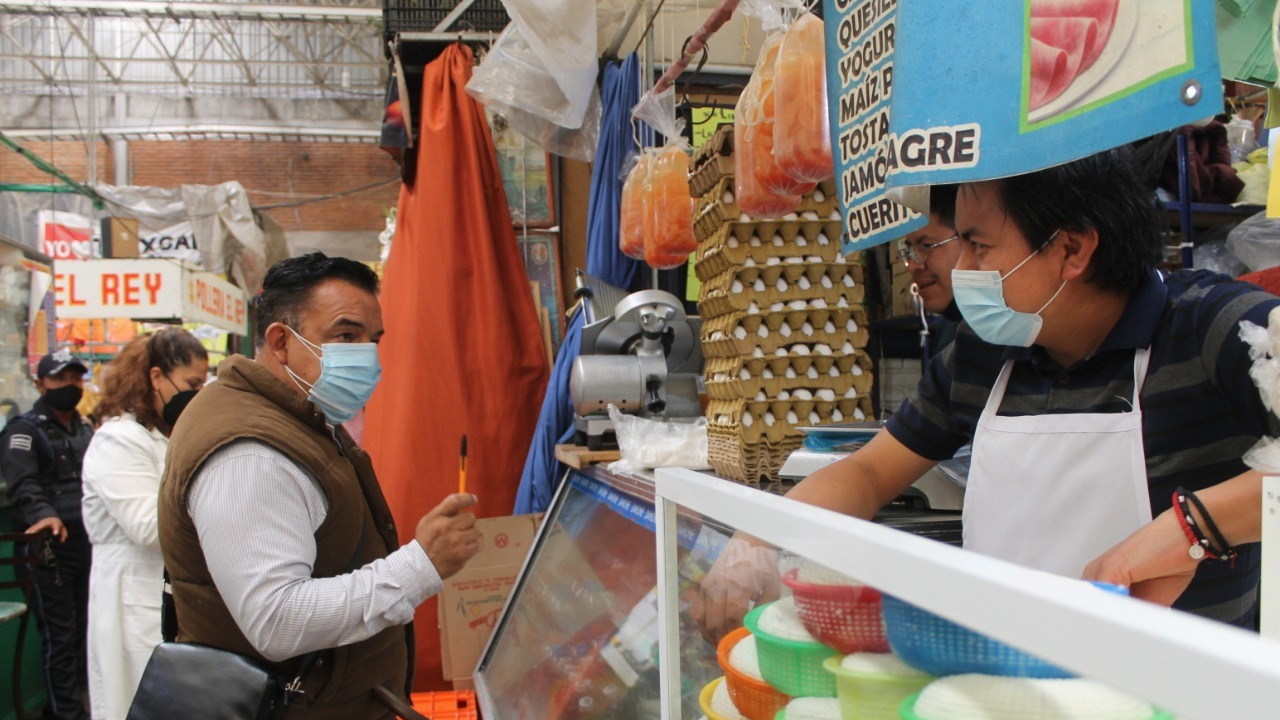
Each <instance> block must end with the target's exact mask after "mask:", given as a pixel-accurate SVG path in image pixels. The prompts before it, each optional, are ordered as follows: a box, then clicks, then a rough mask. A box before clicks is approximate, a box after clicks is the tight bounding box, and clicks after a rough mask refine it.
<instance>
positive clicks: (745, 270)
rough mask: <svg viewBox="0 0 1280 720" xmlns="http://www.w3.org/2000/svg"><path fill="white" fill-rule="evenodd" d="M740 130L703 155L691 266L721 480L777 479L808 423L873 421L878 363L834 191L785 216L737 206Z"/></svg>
mask: <svg viewBox="0 0 1280 720" xmlns="http://www.w3.org/2000/svg"><path fill="white" fill-rule="evenodd" d="M732 152H733V134H732V128H731V127H729V126H724V125H722V126H721V127H720V129H719V131H717V133H716V134H715V136H713V138H712V139H711V140H710V141H708V143H707V144H706V145H704V146H703V148H702V149H701V150H700V151H699V154H698V156H697V157H695V158H694V163H693V165H694V171H693V174H692V178H691V181H690V184H691V189H692V191H693V193H694V195H695V196H696V197H698V198H699V199H698V210H697V216H696V219H695V224H694V230H695V233H696V234H697V237H698V239H699V248H698V253H697V256H696V265H695V266H694V271H695V273H696V274H697V276H698V279H699V280H700V281H701V282H702V289H701V292H700V294H699V299H698V311H699V313H700V314H701V315H702V318H703V326H702V351H703V354H704V355H705V356H706V358H707V363H706V370H705V380H706V386H707V395H708V396H709V398H710V403H709V405H708V407H707V419H708V423H709V425H708V434H709V436H710V447H709V455H710V461H711V465H712V467H714V468H715V470H716V472H717V473H719V474H720V475H722V476H724V477H728V478H732V479H735V480H738V481H740V482H747V483H757V482H760V481H762V480H766V481H767V480H774V479H777V473H778V469H779V468H780V467H781V466H782V463H783V461H784V460H786V458H787V455H789V454H790V453H791V452H792V451H793V450H795V449H796V448H798V447H799V446H800V443H801V440H802V438H803V435H802V434H801V432H800V431H799V430H798V428H800V427H805V426H812V425H826V424H831V423H838V422H851V421H856V420H864V419H870V417H871V412H872V411H871V401H870V396H869V393H870V391H871V384H872V383H871V358H870V357H869V356H868V355H867V354H866V352H865V350H864V348H865V347H866V344H867V339H868V335H867V329H866V324H867V316H866V311H865V309H864V308H863V305H862V301H863V294H864V289H863V267H862V263H861V260H860V258H843V257H841V256H840V236H841V224H840V219H839V209H838V208H837V206H836V197H835V188H834V186H833V185H832V184H830V183H820V184H819V185H818V187H817V189H815V190H814V192H812V193H811V194H809V195H806V196H804V197H803V200H802V202H801V205H800V207H799V208H798V209H797V210H796V212H795V213H792V214H790V215H788V216H786V217H784V218H781V219H778V220H752V219H751V218H750V217H748V216H747V215H745V214H743V213H742V212H741V211H740V209H739V207H738V205H737V204H736V203H735V201H734V183H733V177H732V175H731V173H732V172H733V166H732V162H731V161H730V159H731V158H732Z"/></svg>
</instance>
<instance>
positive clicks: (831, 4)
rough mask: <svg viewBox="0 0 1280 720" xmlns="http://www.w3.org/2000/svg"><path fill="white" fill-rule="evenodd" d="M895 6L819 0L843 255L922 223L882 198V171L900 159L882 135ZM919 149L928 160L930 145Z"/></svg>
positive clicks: (870, 0) (892, 0) (886, 0)
mask: <svg viewBox="0 0 1280 720" xmlns="http://www.w3.org/2000/svg"><path fill="white" fill-rule="evenodd" d="M897 8H898V2H897V0H824V6H823V9H824V11H825V12H824V13H823V15H824V16H825V17H826V18H827V19H826V28H827V96H828V97H830V98H831V102H830V107H829V109H828V111H829V112H830V114H831V135H832V138H831V147H832V149H833V151H834V153H835V159H836V187H837V189H838V192H839V194H840V209H841V212H842V213H843V216H844V226H845V228H844V229H845V233H846V238H845V239H846V242H845V244H844V250H845V252H850V251H854V250H861V249H864V248H868V247H871V246H873V245H878V244H880V243H882V242H885V241H888V240H892V239H893V238H897V237H901V236H903V235H905V234H907V233H908V232H910V231H912V230H914V229H916V228H918V227H922V226H923V225H925V223H926V222H927V221H928V218H927V217H925V216H924V215H922V214H920V213H918V212H916V211H914V210H911V209H909V208H907V207H906V206H904V205H900V204H898V203H896V202H894V201H892V200H890V199H889V198H887V197H885V189H886V187H885V186H886V181H887V180H888V177H889V174H890V173H891V172H892V171H893V170H894V168H895V167H896V165H897V164H898V163H899V162H900V161H901V160H900V158H899V157H898V151H897V149H896V147H895V144H894V138H893V136H892V135H891V134H890V132H889V118H890V98H891V96H892V93H893V80H894V77H893V72H894V62H893V54H894V48H895V46H896V43H897V36H898V25H897V17H896V16H897ZM913 149H914V148H913ZM922 151H923V156H924V157H925V158H926V159H927V158H928V156H929V148H928V147H925V148H923V149H922ZM934 152H935V154H936V152H937V150H936V149H935V150H934Z"/></svg>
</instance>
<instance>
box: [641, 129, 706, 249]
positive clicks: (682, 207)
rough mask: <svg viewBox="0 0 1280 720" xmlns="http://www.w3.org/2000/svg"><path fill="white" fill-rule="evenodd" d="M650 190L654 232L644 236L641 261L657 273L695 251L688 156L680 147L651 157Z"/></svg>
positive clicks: (695, 238) (695, 239)
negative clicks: (656, 270) (658, 270)
mask: <svg viewBox="0 0 1280 720" xmlns="http://www.w3.org/2000/svg"><path fill="white" fill-rule="evenodd" d="M649 188H650V193H649V214H650V216H651V217H652V218H653V233H652V234H651V235H648V236H646V237H645V244H644V261H645V262H646V263H648V264H649V267H653V268H658V269H660V270H666V269H669V268H674V267H679V266H681V265H683V264H684V263H685V261H687V260H688V259H689V254H690V253H692V252H693V251H694V250H697V249H698V239H697V237H696V236H695V235H694V234H693V212H694V202H693V197H692V196H691V195H690V192H689V156H688V154H686V153H685V151H684V149H683V148H682V147H680V145H679V144H668V145H667V146H666V147H664V148H663V149H662V150H661V151H660V152H659V153H658V154H657V156H656V157H654V159H653V160H652V165H651V167H650V171H649Z"/></svg>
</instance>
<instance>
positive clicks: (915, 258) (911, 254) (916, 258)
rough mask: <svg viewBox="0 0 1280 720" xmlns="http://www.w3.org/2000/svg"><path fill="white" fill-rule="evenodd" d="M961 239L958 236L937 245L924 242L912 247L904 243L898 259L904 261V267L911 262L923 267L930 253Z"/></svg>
mask: <svg viewBox="0 0 1280 720" xmlns="http://www.w3.org/2000/svg"><path fill="white" fill-rule="evenodd" d="M959 239H960V235H958V234H956V235H952V236H951V237H949V238H947V239H946V240H939V241H938V242H936V243H923V242H922V243H920V244H918V245H912V244H911V243H907V242H904V243H903V244H902V249H900V250H898V259H899V260H901V261H902V264H903V265H906V264H907V263H909V262H913V263H915V264H917V265H923V264H924V261H925V259H926V258H928V257H929V253H931V252H933V249H934V248H937V247H942V246H943V245H946V244H947V243H949V242H951V241H952V240H959Z"/></svg>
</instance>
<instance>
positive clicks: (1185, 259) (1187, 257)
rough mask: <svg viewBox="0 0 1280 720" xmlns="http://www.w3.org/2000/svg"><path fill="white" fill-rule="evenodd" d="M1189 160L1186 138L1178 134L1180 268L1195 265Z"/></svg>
mask: <svg viewBox="0 0 1280 720" xmlns="http://www.w3.org/2000/svg"><path fill="white" fill-rule="evenodd" d="M1190 166H1191V158H1190V157H1188V156H1187V136H1186V135H1183V134H1182V133H1178V219H1179V220H1180V221H1181V223H1180V224H1181V226H1182V244H1181V245H1180V246H1179V247H1180V248H1181V249H1182V267H1183V269H1187V268H1190V267H1192V266H1193V265H1195V259H1194V256H1193V255H1192V254H1191V249H1192V247H1194V246H1193V245H1192V241H1191V177H1190V172H1191V171H1190Z"/></svg>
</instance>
